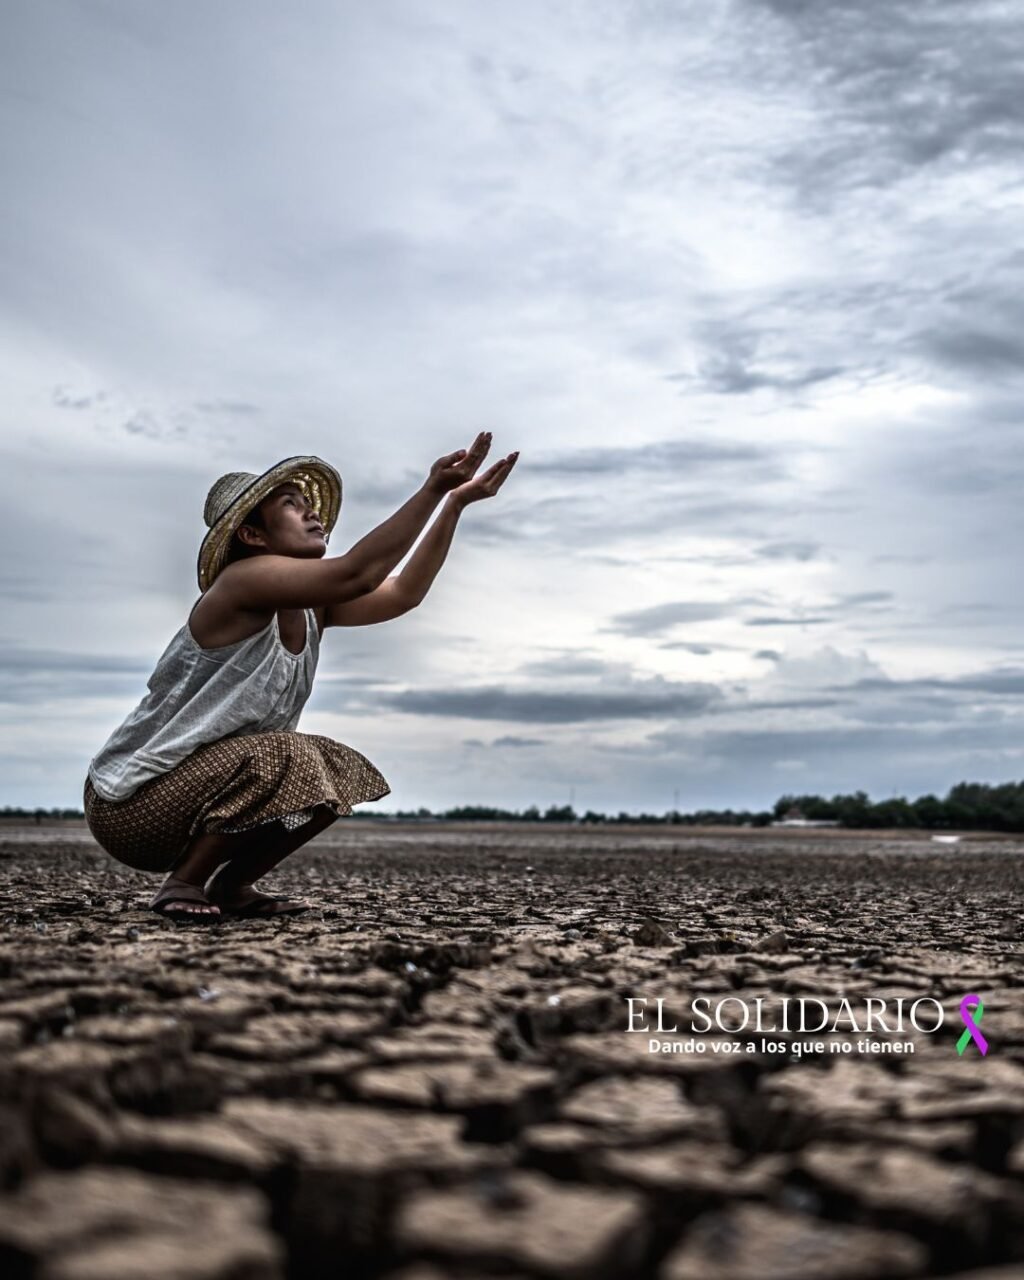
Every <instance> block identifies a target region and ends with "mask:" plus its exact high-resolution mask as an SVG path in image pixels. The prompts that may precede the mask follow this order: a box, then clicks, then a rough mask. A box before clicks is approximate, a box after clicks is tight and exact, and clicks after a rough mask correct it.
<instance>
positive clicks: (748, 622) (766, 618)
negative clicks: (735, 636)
mask: <svg viewBox="0 0 1024 1280" xmlns="http://www.w3.org/2000/svg"><path fill="white" fill-rule="evenodd" d="M834 621H835V618H831V617H824V616H822V617H807V618H783V617H781V616H773V615H772V614H764V615H763V616H761V617H757V618H746V619H744V622H743V625H744V626H745V627H809V626H819V625H820V624H821V623H824V622H834Z"/></svg>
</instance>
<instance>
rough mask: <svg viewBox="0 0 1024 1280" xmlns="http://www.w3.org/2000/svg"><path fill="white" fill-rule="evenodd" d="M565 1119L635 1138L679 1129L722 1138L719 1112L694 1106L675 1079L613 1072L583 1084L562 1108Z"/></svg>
mask: <svg viewBox="0 0 1024 1280" xmlns="http://www.w3.org/2000/svg"><path fill="white" fill-rule="evenodd" d="M558 1113H559V1115H560V1116H561V1117H562V1118H563V1119H565V1120H575V1121H578V1122H579V1123H581V1124H586V1125H599V1126H601V1127H603V1128H611V1129H617V1130H621V1131H623V1132H625V1133H628V1134H630V1136H631V1137H633V1138H634V1139H637V1140H641V1139H647V1140H650V1141H658V1140H659V1139H662V1138H668V1137H672V1136H675V1135H678V1134H684V1133H689V1134H694V1135H698V1134H699V1135H703V1136H705V1137H724V1134H725V1124H724V1121H723V1118H722V1116H721V1114H720V1113H719V1112H718V1111H712V1110H709V1109H708V1108H707V1107H698V1106H694V1104H693V1103H691V1102H688V1101H687V1099H686V1097H685V1096H684V1095H683V1093H682V1090H681V1088H680V1084H679V1082H678V1081H676V1080H664V1079H657V1078H651V1079H640V1080H637V1079H632V1080H631V1079H629V1078H628V1077H625V1076H610V1077H609V1078H608V1079H605V1080H593V1081H591V1082H590V1083H589V1084H585V1085H582V1086H581V1087H580V1088H579V1089H577V1090H576V1091H575V1092H574V1093H573V1094H572V1096H571V1097H569V1098H567V1099H566V1100H565V1101H564V1102H563V1103H562V1104H561V1106H560V1107H559V1111H558Z"/></svg>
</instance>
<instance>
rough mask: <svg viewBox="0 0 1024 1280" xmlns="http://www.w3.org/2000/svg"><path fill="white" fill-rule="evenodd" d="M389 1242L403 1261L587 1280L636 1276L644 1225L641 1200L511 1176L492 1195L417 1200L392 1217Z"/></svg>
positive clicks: (475, 1192) (456, 1191) (433, 1193)
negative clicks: (418, 1258)
mask: <svg viewBox="0 0 1024 1280" xmlns="http://www.w3.org/2000/svg"><path fill="white" fill-rule="evenodd" d="M395 1237H396V1241H397V1243H398V1245H399V1247H401V1248H404V1249H406V1250H408V1251H409V1252H411V1253H418V1254H425V1255H427V1256H428V1257H429V1258H431V1259H432V1260H435V1261H446V1262H448V1263H450V1264H453V1265H454V1264H466V1265H469V1266H477V1267H481V1268H492V1269H493V1268H497V1267H504V1268H517V1269H520V1270H523V1271H526V1272H528V1273H529V1274H530V1275H537V1276H550V1277H557V1278H558V1280H574V1278H578V1280H589V1278H590V1277H592V1276H608V1275H629V1274H630V1272H631V1270H633V1269H635V1268H637V1267H638V1265H639V1262H640V1259H641V1258H642V1257H643V1253H644V1250H645V1248H646V1246H647V1225H646V1212H645V1208H644V1203H643V1200H642V1199H641V1197H640V1196H638V1195H635V1194H633V1193H631V1192H627V1191H608V1190H603V1189H599V1188H594V1187H573V1186H568V1185H567V1184H565V1183H562V1182H555V1181H554V1180H553V1179H551V1178H547V1177H545V1176H544V1175H543V1174H538V1173H527V1172H523V1171H513V1172H510V1173H509V1174H508V1175H507V1176H506V1177H505V1178H504V1179H503V1180H502V1183H501V1185H500V1187H499V1188H497V1189H494V1188H493V1187H492V1188H488V1187H487V1186H484V1187H482V1188H477V1187H454V1188H450V1189H447V1190H429V1191H421V1192H418V1193H417V1194H416V1195H414V1196H412V1197H411V1198H410V1199H409V1200H408V1201H407V1202H406V1203H405V1204H404V1205H403V1206H402V1207H401V1208H400V1209H399V1211H398V1214H397V1216H396V1220H395Z"/></svg>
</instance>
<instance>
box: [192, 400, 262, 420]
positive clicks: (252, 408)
mask: <svg viewBox="0 0 1024 1280" xmlns="http://www.w3.org/2000/svg"><path fill="white" fill-rule="evenodd" d="M195 408H196V409H197V410H198V411H199V412H200V413H226V414H229V415H231V416H234V417H239V418H248V417H251V416H252V415H253V414H255V413H259V411H260V408H259V405H256V404H249V402H248V401H246V400H197V401H196V403H195Z"/></svg>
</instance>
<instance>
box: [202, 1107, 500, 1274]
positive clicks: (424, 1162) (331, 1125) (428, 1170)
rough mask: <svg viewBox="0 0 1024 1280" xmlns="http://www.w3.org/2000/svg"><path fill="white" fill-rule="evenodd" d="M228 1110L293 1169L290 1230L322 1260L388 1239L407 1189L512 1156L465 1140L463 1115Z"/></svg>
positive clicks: (296, 1245) (298, 1246)
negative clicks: (391, 1222)
mask: <svg viewBox="0 0 1024 1280" xmlns="http://www.w3.org/2000/svg"><path fill="white" fill-rule="evenodd" d="M224 1114H225V1116H226V1117H227V1119H228V1121H229V1122H230V1123H232V1124H237V1125H238V1126H240V1127H241V1129H242V1130H243V1131H244V1132H245V1133H246V1134H249V1135H251V1136H252V1137H253V1138H254V1139H258V1140H260V1141H262V1142H265V1143H268V1144H269V1145H271V1146H272V1147H273V1148H274V1149H275V1150H276V1151H278V1152H279V1153H280V1154H281V1156H282V1157H283V1159H284V1160H285V1162H286V1163H287V1164H289V1165H290V1166H291V1167H292V1170H293V1178H294V1192H293V1195H292V1199H291V1203H290V1210H289V1214H290V1216H289V1226H290V1231H289V1234H290V1238H291V1241H292V1245H293V1249H294V1250H296V1251H297V1252H298V1253H299V1254H302V1253H303V1251H304V1250H305V1251H307V1253H308V1254H309V1256H311V1257H314V1258H316V1257H322V1256H323V1255H324V1251H325V1250H327V1251H329V1250H332V1249H346V1248H351V1249H354V1250H360V1251H367V1250H370V1249H372V1248H373V1247H375V1246H380V1245H381V1244H382V1242H383V1240H384V1238H385V1237H386V1234H387V1229H388V1222H389V1218H390V1214H391V1211H392V1208H393V1206H394V1204H395V1202H396V1200H398V1199H399V1198H400V1197H401V1196H402V1195H404V1194H405V1193H406V1192H407V1191H408V1190H409V1189H411V1188H414V1187H416V1186H419V1185H421V1184H423V1183H428V1182H429V1183H443V1182H445V1181H449V1180H452V1179H455V1178H458V1177H459V1176H461V1175H465V1174H467V1173H473V1172H475V1171H477V1170H481V1169H488V1168H494V1167H497V1166H500V1165H501V1164H503V1163H505V1162H506V1161H507V1159H508V1155H507V1153H506V1152H505V1151H504V1150H503V1149H502V1148H498V1147H482V1146H469V1145H468V1144H466V1143H464V1142H463V1141H462V1140H461V1136H460V1134H461V1128H462V1122H461V1120H460V1119H459V1118H458V1117H455V1116H439V1115H422V1114H419V1113H417V1112H397V1111H385V1110H374V1109H372V1108H370V1107H358V1106H347V1105H342V1104H338V1105H332V1106H319V1105H315V1104H302V1103H294V1102H264V1101H257V1100H250V1099H238V1100H233V1101H231V1102H229V1103H228V1104H227V1105H226V1106H225V1108H224Z"/></svg>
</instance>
